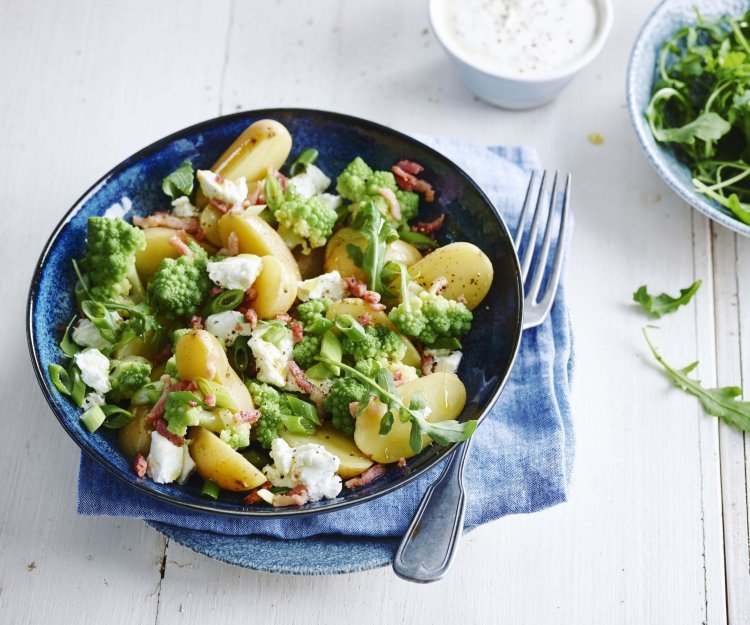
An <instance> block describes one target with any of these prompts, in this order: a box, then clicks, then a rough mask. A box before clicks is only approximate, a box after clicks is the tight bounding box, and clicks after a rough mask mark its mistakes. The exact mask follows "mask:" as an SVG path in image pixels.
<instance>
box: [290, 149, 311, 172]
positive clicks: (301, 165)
mask: <svg viewBox="0 0 750 625" xmlns="http://www.w3.org/2000/svg"><path fill="white" fill-rule="evenodd" d="M317 160H318V151H317V150H316V149H315V148H308V149H307V150H303V151H302V153H301V154H300V155H299V156H298V157H297V160H296V161H294V162H293V163H292V165H291V167H290V168H289V175H290V176H296V175H298V174H302V173H304V172H305V171H306V170H307V166H308V165H312V164H313V163H314V162H315V161H317Z"/></svg>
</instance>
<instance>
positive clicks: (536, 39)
mask: <svg viewBox="0 0 750 625" xmlns="http://www.w3.org/2000/svg"><path fill="white" fill-rule="evenodd" d="M440 4H442V7H441V8H442V10H441V11H439V12H438V16H439V18H438V19H440V21H442V22H443V25H444V26H445V33H446V35H447V37H448V38H449V39H450V43H452V45H453V46H454V47H455V48H456V49H457V50H459V51H460V52H462V53H463V56H464V57H465V59H466V60H467V61H469V62H470V63H471V64H473V65H476V66H477V67H479V68H480V69H483V70H484V71H487V72H490V73H493V74H503V75H512V76H533V75H537V74H548V73H552V72H554V71H555V70H558V69H560V68H561V67H564V66H566V65H568V64H570V63H571V62H574V61H575V60H576V59H578V58H580V57H581V56H582V55H583V54H584V52H585V51H586V50H587V49H588V48H589V47H590V46H591V44H592V42H593V41H594V37H595V34H596V30H597V22H598V11H597V7H596V4H595V2H594V0H443V2H442V3H440Z"/></svg>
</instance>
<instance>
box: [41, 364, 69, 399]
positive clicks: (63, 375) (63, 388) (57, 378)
mask: <svg viewBox="0 0 750 625" xmlns="http://www.w3.org/2000/svg"><path fill="white" fill-rule="evenodd" d="M47 373H48V374H49V379H50V380H51V381H52V384H54V385H55V388H56V389H57V390H58V391H60V392H61V393H63V394H64V395H70V388H71V381H70V376H69V375H68V372H67V371H65V369H64V368H63V367H61V366H60V365H58V364H55V363H54V362H53V363H50V364H49V366H48V367H47Z"/></svg>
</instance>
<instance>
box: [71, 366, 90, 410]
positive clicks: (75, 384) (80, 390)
mask: <svg viewBox="0 0 750 625" xmlns="http://www.w3.org/2000/svg"><path fill="white" fill-rule="evenodd" d="M68 375H69V376H70V379H71V380H72V384H71V387H70V397H71V399H72V400H73V402H75V405H76V406H78V407H79V408H80V407H81V406H83V398H84V397H85V396H86V383H85V382H84V381H83V379H82V378H81V370H80V369H79V368H78V367H76V366H75V365H73V366H72V367H71V368H70V370H69V371H68Z"/></svg>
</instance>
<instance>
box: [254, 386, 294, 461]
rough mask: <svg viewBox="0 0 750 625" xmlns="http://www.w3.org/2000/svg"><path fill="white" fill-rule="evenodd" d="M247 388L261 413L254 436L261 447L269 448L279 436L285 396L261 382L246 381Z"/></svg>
mask: <svg viewBox="0 0 750 625" xmlns="http://www.w3.org/2000/svg"><path fill="white" fill-rule="evenodd" d="M247 388H248V390H249V391H250V395H252V397H253V403H254V404H255V407H256V408H257V409H258V411H259V412H260V415H261V416H260V419H258V422H257V423H256V424H255V437H256V438H257V440H258V443H260V446H261V447H263V448H264V449H271V443H272V442H273V441H274V439H276V438H278V437H279V430H280V429H281V428H282V423H281V415H282V414H283V406H284V404H285V403H286V398H285V397H284V396H283V395H282V394H281V393H279V392H278V391H277V390H276V389H275V388H273V387H272V386H269V385H268V384H263V383H262V382H256V381H248V382H247Z"/></svg>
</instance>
